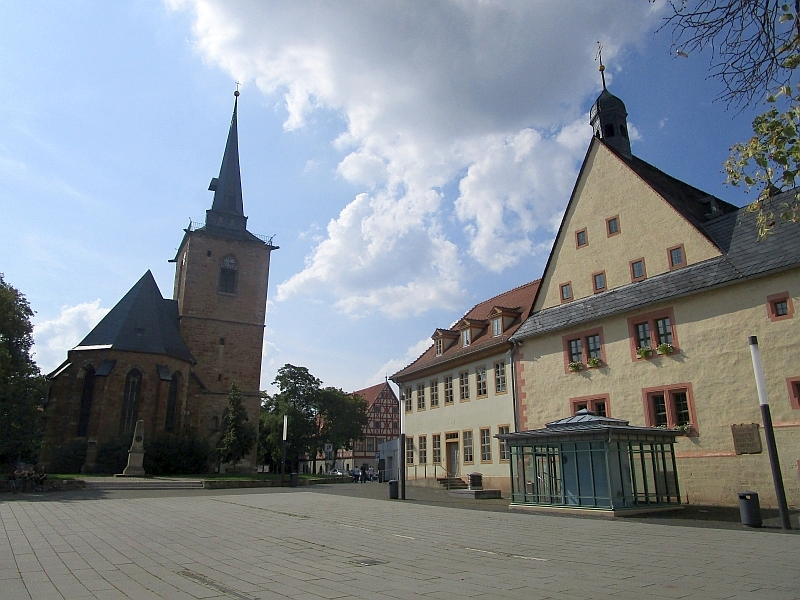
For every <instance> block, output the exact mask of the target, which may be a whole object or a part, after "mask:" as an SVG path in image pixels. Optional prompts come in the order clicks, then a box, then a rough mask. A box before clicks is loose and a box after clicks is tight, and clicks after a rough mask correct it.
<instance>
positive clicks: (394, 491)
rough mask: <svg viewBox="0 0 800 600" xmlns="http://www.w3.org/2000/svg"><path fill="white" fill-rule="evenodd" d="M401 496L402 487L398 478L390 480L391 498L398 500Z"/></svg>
mask: <svg viewBox="0 0 800 600" xmlns="http://www.w3.org/2000/svg"><path fill="white" fill-rule="evenodd" d="M399 497H400V487H399V486H398V481H397V479H391V480H389V500H397V499H398V498H399Z"/></svg>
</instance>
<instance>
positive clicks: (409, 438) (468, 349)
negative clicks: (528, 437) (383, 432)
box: [391, 281, 539, 491]
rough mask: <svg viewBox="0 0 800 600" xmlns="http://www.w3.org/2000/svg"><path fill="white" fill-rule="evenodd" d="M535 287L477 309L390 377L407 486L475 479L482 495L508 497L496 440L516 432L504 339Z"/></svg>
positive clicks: (504, 455)
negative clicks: (498, 492) (399, 411)
mask: <svg viewBox="0 0 800 600" xmlns="http://www.w3.org/2000/svg"><path fill="white" fill-rule="evenodd" d="M538 286H539V282H538V281H534V282H531V283H527V284H525V285H522V286H520V287H518V288H515V289H513V290H510V291H508V292H506V293H504V294H500V295H499V296H496V297H494V298H491V299H489V300H486V301H484V302H481V303H480V304H477V305H476V306H475V307H473V308H472V309H471V310H470V311H469V312H467V314H465V315H464V316H463V317H462V318H461V319H460V320H459V321H458V322H457V323H456V324H455V325H453V327H451V328H449V329H437V330H436V331H435V332H434V334H433V336H432V339H433V345H432V346H431V347H430V348H428V349H427V350H426V351H425V352H424V353H423V354H422V356H420V357H419V358H418V359H417V360H416V361H414V362H413V363H411V364H410V365H409V366H407V367H406V368H404V369H402V370H400V371H398V372H397V373H395V374H394V375H392V376H391V380H392V381H394V382H395V383H396V384H397V385H398V386H399V388H400V393H401V399H402V403H403V407H404V417H405V434H406V448H405V466H406V477H407V480H408V481H409V482H412V483H416V484H429V485H438V484H437V480H439V479H444V478H452V477H458V478H465V477H466V475H467V474H469V473H472V472H479V473H482V474H483V485H484V487H486V488H494V489H502V490H505V491H508V490H509V486H510V481H509V475H508V461H509V455H508V450H507V448H506V446H505V444H504V443H503V444H501V443H500V441H498V440H497V439H495V438H494V436H495V435H497V434H502V433H513V432H516V431H518V429H517V425H516V423H515V419H514V415H515V409H514V369H513V365H512V360H511V351H512V345H511V343H510V342H509V338H510V337H511V335H513V334H514V333H515V332H516V331H517V329H518V328H519V326H520V325H521V323H522V322H523V321H524V320H525V319H526V318H527V317H528V315H529V313H530V309H531V306H532V304H533V299H534V297H535V295H536V291H537V289H538Z"/></svg>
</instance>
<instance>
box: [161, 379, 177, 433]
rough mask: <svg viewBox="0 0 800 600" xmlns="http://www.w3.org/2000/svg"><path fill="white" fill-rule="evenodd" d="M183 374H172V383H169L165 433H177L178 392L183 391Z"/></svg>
mask: <svg viewBox="0 0 800 600" xmlns="http://www.w3.org/2000/svg"><path fill="white" fill-rule="evenodd" d="M180 382H181V373H180V371H175V372H174V373H173V374H172V381H170V382H169V393H168V394H167V418H166V420H165V421H164V431H170V432H172V431H175V410H176V408H177V406H178V391H179V390H180V389H181V386H180Z"/></svg>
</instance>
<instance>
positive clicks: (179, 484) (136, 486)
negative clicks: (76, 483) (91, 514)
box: [85, 478, 203, 491]
mask: <svg viewBox="0 0 800 600" xmlns="http://www.w3.org/2000/svg"><path fill="white" fill-rule="evenodd" d="M85 489H87V490H105V491H114V490H201V489H203V482H202V481H200V480H199V479H197V480H187V479H127V478H119V479H111V478H109V479H104V480H87V481H86V487H85Z"/></svg>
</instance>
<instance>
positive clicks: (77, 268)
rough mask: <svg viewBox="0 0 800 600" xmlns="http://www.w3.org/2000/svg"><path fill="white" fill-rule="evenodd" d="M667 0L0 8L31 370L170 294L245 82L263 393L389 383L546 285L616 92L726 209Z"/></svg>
mask: <svg viewBox="0 0 800 600" xmlns="http://www.w3.org/2000/svg"><path fill="white" fill-rule="evenodd" d="M667 11H668V8H667V6H666V5H665V3H664V2H662V1H656V2H649V1H648V0H597V1H595V2H592V3H586V2H583V1H564V0H558V1H557V0H536V1H533V0H518V1H517V0H504V1H503V2H495V1H491V0H480V1H478V0H476V1H467V0H464V1H446V0H442V1H440V2H419V1H417V2H406V1H402V0H397V1H394V2H366V1H364V2H356V1H353V2H305V1H301V0H298V1H293V2H289V1H276V2H269V3H267V2H258V1H245V0H238V1H228V0H167V1H166V2H161V1H156V0H129V1H128V2H125V3H122V2H114V3H111V2H105V1H103V0H84V1H81V0H73V1H72V2H69V3H65V2H55V1H49V2H44V1H40V2H37V1H32V2H26V3H11V2H7V3H2V4H0V90H2V92H0V181H2V183H0V240H2V243H0V272H2V273H4V276H5V280H6V282H8V283H10V284H11V285H13V286H14V287H16V288H18V289H19V290H20V291H21V292H22V293H23V294H24V295H25V296H26V297H27V299H28V301H29V302H30V304H31V307H32V308H33V310H35V311H36V315H35V317H34V325H35V329H34V337H35V347H34V350H35V358H36V360H37V362H38V364H39V366H40V368H41V369H42V371H43V372H45V373H46V372H49V371H51V370H52V369H54V368H55V367H57V366H58V365H59V364H60V363H61V362H62V361H63V360H64V359H65V358H66V352H67V350H68V349H69V348H72V347H74V346H75V345H77V343H78V342H80V340H81V339H83V337H84V336H85V335H86V334H87V333H88V332H89V331H90V330H91V328H92V327H93V326H94V325H95V324H96V323H97V322H98V321H99V320H100V319H101V318H102V317H103V315H104V314H105V313H106V312H107V311H108V310H109V309H110V308H111V307H113V306H114V304H115V303H116V302H117V301H118V300H119V299H120V298H121V297H122V296H123V295H124V294H125V292H127V290H128V289H130V287H131V286H133V284H134V283H136V281H137V280H138V279H139V278H140V277H141V275H142V274H143V273H144V272H145V271H147V270H148V269H150V270H151V271H152V272H153V275H154V276H155V278H156V281H157V282H158V284H159V287H160V288H161V292H162V294H163V295H164V296H165V297H172V282H173V276H174V271H173V267H174V265H172V264H170V263H169V262H168V260H169V259H172V258H173V257H174V256H175V253H176V251H177V246H178V244H179V243H180V241H181V239H182V236H183V231H182V230H183V228H185V227H186V225H187V224H188V222H189V220H190V219H192V220H194V221H202V220H203V218H204V211H205V210H206V209H208V208H210V206H211V201H212V196H213V194H212V193H211V192H209V191H207V188H208V183H209V181H210V179H211V178H212V177H215V176H216V175H217V173H218V171H219V166H220V162H221V160H222V153H223V150H224V146H225V139H226V135H227V130H228V126H229V124H230V117H231V111H232V108H233V91H234V90H235V88H236V85H235V82H237V81H238V82H240V83H241V87H240V90H241V97H240V98H239V115H238V118H239V152H240V163H241V171H242V187H243V195H244V208H245V214H246V215H247V216H248V217H249V219H248V229H249V230H250V231H252V232H253V233H259V234H264V235H273V234H274V235H275V238H274V243H275V244H276V245H278V246H280V250H277V251H275V252H274V253H273V255H272V262H271V269H270V283H269V300H268V312H267V319H266V330H265V336H264V355H263V363H262V388H263V389H266V390H273V389H274V386H273V384H272V381H273V379H274V377H275V374H276V371H277V369H278V368H280V367H281V366H283V365H284V364H287V363H289V364H293V365H298V366H305V367H308V369H309V370H310V371H311V373H312V374H314V375H315V376H317V377H319V378H320V379H321V380H322V381H323V382H324V384H325V385H330V386H335V387H339V388H342V389H344V390H357V389H361V388H364V387H367V386H368V385H372V384H375V383H378V382H380V381H383V379H384V377H385V376H389V375H391V374H392V373H394V372H395V371H397V370H399V369H400V368H402V367H403V366H405V365H406V364H408V363H410V362H412V361H413V360H414V359H416V358H417V356H419V355H420V354H421V353H422V352H423V351H424V350H425V348H426V347H427V346H428V345H430V344H431V340H430V336H431V335H432V333H433V332H434V330H435V329H436V328H437V327H448V326H450V325H451V324H452V323H453V322H455V321H456V320H458V318H459V317H460V316H461V315H463V314H464V313H465V312H467V311H468V310H469V309H470V308H471V307H472V306H473V305H474V304H476V303H478V302H480V301H483V300H486V299H488V298H491V297H493V296H495V295H497V294H500V293H502V292H504V291H506V290H508V289H511V288H513V287H516V286H518V285H521V284H523V283H527V282H529V281H532V280H534V279H538V278H540V277H541V275H542V270H543V268H544V265H545V263H546V261H547V256H548V253H549V251H550V247H551V245H552V241H553V237H554V235H555V232H556V230H557V228H558V225H559V222H560V219H561V216H562V214H563V210H564V207H565V206H566V203H567V201H568V200H569V196H570V193H571V191H572V188H573V185H574V183H575V179H576V176H577V173H578V170H579V168H580V164H581V161H582V160H583V157H584V155H585V153H586V150H587V148H588V145H589V142H590V140H591V128H590V127H589V124H588V112H589V109H590V107H591V104H592V102H593V101H594V100H595V99H596V97H597V95H598V94H599V93H600V91H601V90H602V85H601V81H600V76H599V73H598V71H597V67H598V62H597V60H596V55H597V44H598V41H600V42H602V44H603V61H604V63H605V64H606V67H607V70H606V79H607V82H608V89H609V91H611V92H612V93H613V94H615V95H617V96H618V97H620V98H621V99H622V100H623V101H624V102H625V105H626V107H627V110H628V122H629V129H630V131H631V134H632V150H633V153H634V154H636V155H637V156H639V157H640V158H642V159H644V160H646V161H648V162H650V163H651V164H654V165H655V166H657V167H658V168H660V169H661V170H663V171H665V172H667V173H669V174H670V175H673V176H675V177H677V178H679V179H682V180H684V181H686V182H687V183H690V184H691V185H694V186H696V187H699V188H701V189H703V190H705V191H707V192H709V193H711V194H714V195H716V196H718V197H720V198H722V199H724V200H727V201H729V202H731V203H733V204H736V205H743V204H744V203H746V202H747V201H748V197H747V196H746V195H745V194H744V193H743V192H742V190H740V189H737V188H732V187H730V186H726V185H725V183H724V181H725V176H724V174H723V173H722V165H723V163H724V161H725V159H726V158H727V155H728V150H729V148H730V146H732V145H733V144H734V143H736V142H738V141H743V140H746V139H748V138H749V137H750V135H751V126H750V124H751V122H752V119H753V117H754V116H755V114H757V113H758V112H761V111H762V110H763V106H755V107H751V108H749V109H747V110H743V111H742V110H739V109H737V108H728V107H727V106H726V105H725V104H724V103H722V102H719V101H715V99H716V98H717V97H718V96H719V94H720V92H721V91H722V88H721V84H720V83H719V82H718V81H716V80H713V79H709V78H708V73H709V58H710V57H709V56H707V55H702V54H698V55H690V56H689V57H688V58H684V57H680V56H677V55H676V52H675V50H676V49H675V48H674V47H672V45H671V35H670V31H669V30H662V31H657V30H658V28H659V26H660V24H661V22H662V20H663V18H664V16H665V15H666V14H668V13H667Z"/></svg>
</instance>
